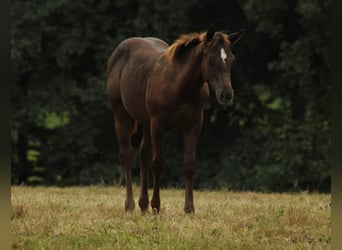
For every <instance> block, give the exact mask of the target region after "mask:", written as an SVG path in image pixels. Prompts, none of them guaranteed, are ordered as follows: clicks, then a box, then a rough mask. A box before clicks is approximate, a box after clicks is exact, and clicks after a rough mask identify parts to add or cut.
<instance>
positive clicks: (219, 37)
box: [201, 26, 244, 108]
mask: <svg viewBox="0 0 342 250" xmlns="http://www.w3.org/2000/svg"><path fill="white" fill-rule="evenodd" d="M243 33H244V29H241V30H240V31H238V32H235V33H230V34H228V33H225V32H216V29H215V26H211V27H210V28H209V29H208V31H207V32H206V38H205V41H204V48H203V59H202V65H201V71H202V76H203V79H204V81H205V82H207V83H208V84H209V86H210V87H211V88H212V89H213V91H214V92H215V96H216V99H217V102H218V103H219V104H220V105H221V106H222V107H224V108H226V107H228V106H230V105H232V104H233V99H234V90H233V87H232V84H231V67H232V64H233V62H234V55H233V53H232V51H231V49H230V47H231V46H232V45H234V44H236V43H237V42H238V41H239V40H240V38H241V37H242V35H243Z"/></svg>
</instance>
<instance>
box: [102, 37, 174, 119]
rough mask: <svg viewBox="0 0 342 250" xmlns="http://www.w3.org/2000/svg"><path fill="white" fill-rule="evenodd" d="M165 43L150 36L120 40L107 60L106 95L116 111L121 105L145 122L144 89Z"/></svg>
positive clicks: (165, 47) (146, 117)
mask: <svg viewBox="0 0 342 250" xmlns="http://www.w3.org/2000/svg"><path fill="white" fill-rule="evenodd" d="M167 48H168V45H167V44H166V43H165V42H164V41H162V40H160V39H158V38H153V37H148V38H138V37H135V38H129V39H126V40H124V41H123V42H121V43H120V44H119V45H118V46H117V47H116V49H115V50H114V51H113V53H112V55H111V56H110V58H109V59H108V63H107V95H108V98H109V101H110V104H111V106H112V109H113V111H114V112H115V109H116V108H121V107H122V106H123V107H124V108H125V109H126V111H127V112H128V113H129V114H130V115H131V116H132V118H134V119H136V120H138V121H141V122H148V115H147V111H146V107H145V92H146V85H147V80H148V77H149V75H150V73H151V71H152V70H153V66H154V65H155V63H156V61H157V60H158V58H159V57H160V55H161V54H163V53H164V52H165V50H166V49H167Z"/></svg>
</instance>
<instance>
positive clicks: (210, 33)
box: [206, 24, 217, 42]
mask: <svg viewBox="0 0 342 250" xmlns="http://www.w3.org/2000/svg"><path fill="white" fill-rule="evenodd" d="M216 30H217V29H216V25H215V24H212V25H210V27H209V29H208V31H207V36H206V42H209V41H210V40H211V39H212V38H213V36H214V35H215V32H216Z"/></svg>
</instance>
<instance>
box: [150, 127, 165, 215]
mask: <svg viewBox="0 0 342 250" xmlns="http://www.w3.org/2000/svg"><path fill="white" fill-rule="evenodd" d="M163 137H164V132H163V131H162V129H161V127H160V126H159V125H158V123H157V122H152V123H151V144H152V166H151V167H152V173H153V195H152V199H151V206H152V209H153V211H155V212H157V213H159V210H160V194H159V190H160V177H161V174H162V172H163V169H164V155H163V154H164V153H163Z"/></svg>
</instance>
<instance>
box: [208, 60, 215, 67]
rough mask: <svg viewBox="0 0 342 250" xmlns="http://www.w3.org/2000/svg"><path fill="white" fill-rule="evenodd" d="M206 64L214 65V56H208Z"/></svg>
mask: <svg viewBox="0 0 342 250" xmlns="http://www.w3.org/2000/svg"><path fill="white" fill-rule="evenodd" d="M208 64H209V65H211V66H214V65H215V59H214V58H209V59H208Z"/></svg>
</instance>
